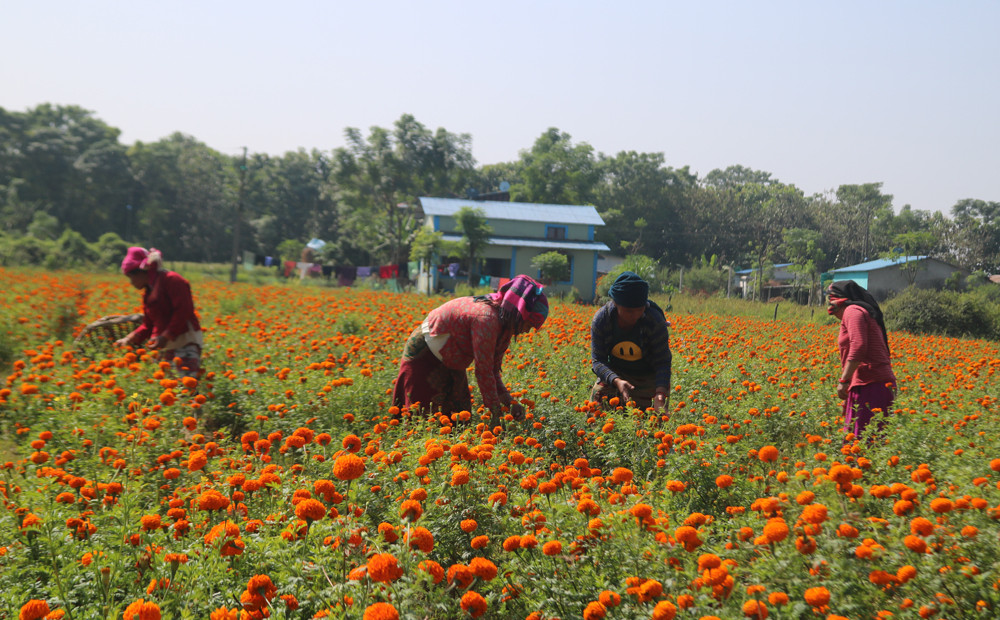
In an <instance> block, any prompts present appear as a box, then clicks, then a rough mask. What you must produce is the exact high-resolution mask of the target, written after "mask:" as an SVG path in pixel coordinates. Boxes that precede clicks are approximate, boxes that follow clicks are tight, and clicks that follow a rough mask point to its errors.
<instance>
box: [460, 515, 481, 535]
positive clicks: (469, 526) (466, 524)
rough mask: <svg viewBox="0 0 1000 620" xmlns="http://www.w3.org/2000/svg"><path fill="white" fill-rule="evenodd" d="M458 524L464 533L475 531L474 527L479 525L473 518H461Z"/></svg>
mask: <svg viewBox="0 0 1000 620" xmlns="http://www.w3.org/2000/svg"><path fill="white" fill-rule="evenodd" d="M458 526H459V527H460V528H462V531H463V532H465V533H466V534H471V533H472V532H475V531H476V528H477V527H479V524H478V523H476V520H475V519H462V522H461V523H459V524H458Z"/></svg>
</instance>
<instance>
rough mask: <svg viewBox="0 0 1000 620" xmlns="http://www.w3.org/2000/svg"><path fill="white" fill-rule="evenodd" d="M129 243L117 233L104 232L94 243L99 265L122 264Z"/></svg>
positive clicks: (112, 265) (111, 266)
mask: <svg viewBox="0 0 1000 620" xmlns="http://www.w3.org/2000/svg"><path fill="white" fill-rule="evenodd" d="M128 248H129V244H128V243H127V242H125V241H124V240H122V238H121V237H119V236H118V234H117V233H113V232H108V233H104V234H103V235H101V236H100V237H99V238H98V239H97V243H96V244H94V250H95V251H96V252H97V265H98V266H99V267H106V268H117V267H118V266H119V265H121V261H122V258H124V257H125V253H126V252H127V251H128Z"/></svg>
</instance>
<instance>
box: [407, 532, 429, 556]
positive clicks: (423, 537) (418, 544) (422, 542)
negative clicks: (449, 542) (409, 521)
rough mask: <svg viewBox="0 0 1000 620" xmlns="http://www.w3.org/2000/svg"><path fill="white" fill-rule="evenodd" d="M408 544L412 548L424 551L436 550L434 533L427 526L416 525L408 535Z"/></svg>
mask: <svg viewBox="0 0 1000 620" xmlns="http://www.w3.org/2000/svg"><path fill="white" fill-rule="evenodd" d="M406 541H407V544H408V545H409V546H410V548H411V549H419V550H421V551H423V552H424V553H430V552H431V551H433V550H434V535H433V534H431V532H430V530H428V529H427V528H425V527H415V528H413V529H412V530H410V532H409V533H408V534H407V535H406Z"/></svg>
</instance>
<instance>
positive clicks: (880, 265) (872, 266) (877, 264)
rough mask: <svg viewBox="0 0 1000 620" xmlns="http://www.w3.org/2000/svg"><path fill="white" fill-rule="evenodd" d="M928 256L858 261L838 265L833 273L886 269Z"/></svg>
mask: <svg viewBox="0 0 1000 620" xmlns="http://www.w3.org/2000/svg"><path fill="white" fill-rule="evenodd" d="M925 258H927V257H926V256H900V257H899V258H880V259H878V260H870V261H868V262H867V263H858V264H857V265H851V266H849V267H837V268H836V269H834V270H833V273H840V272H844V271H875V270H877V269H885V268H886V267H892V266H893V265H899V264H900V263H912V262H914V261H918V260H924V259H925Z"/></svg>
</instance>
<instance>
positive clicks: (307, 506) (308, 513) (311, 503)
mask: <svg viewBox="0 0 1000 620" xmlns="http://www.w3.org/2000/svg"><path fill="white" fill-rule="evenodd" d="M295 516H296V517H298V518H300V519H302V520H303V521H305V522H307V523H312V522H313V521H319V520H320V519H322V518H323V517H325V516H326V506H324V505H323V502H321V501H319V500H316V499H306V500H303V501H301V502H299V503H298V505H297V506H295Z"/></svg>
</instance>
